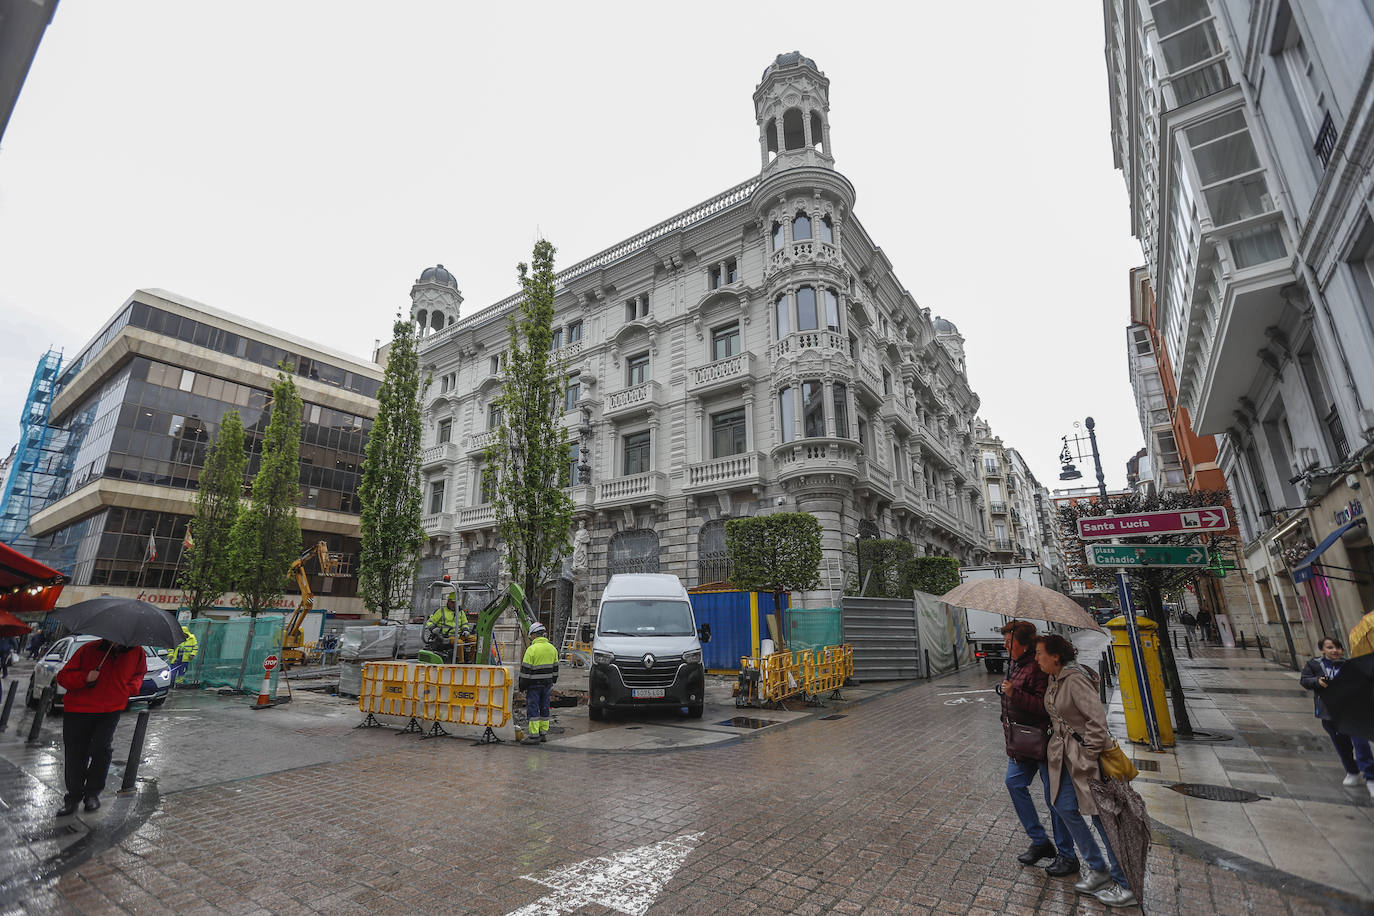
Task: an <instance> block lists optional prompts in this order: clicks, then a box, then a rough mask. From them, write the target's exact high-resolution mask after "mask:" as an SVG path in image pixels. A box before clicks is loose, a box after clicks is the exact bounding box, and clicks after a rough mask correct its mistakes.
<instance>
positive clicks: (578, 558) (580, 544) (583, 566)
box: [572, 519, 592, 576]
mask: <svg viewBox="0 0 1374 916" xmlns="http://www.w3.org/2000/svg"><path fill="white" fill-rule="evenodd" d="M591 542H592V533H591V532H590V531H588V530H587V521H586V519H582V520H580V521H578V523H577V533H576V534H574V535H573V555H572V568H573V575H574V576H576V575H577V573H579V572H582V573H585V572H586V571H587V550H588V547H589V546H590V544H591Z"/></svg>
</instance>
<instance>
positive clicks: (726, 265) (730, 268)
mask: <svg viewBox="0 0 1374 916" xmlns="http://www.w3.org/2000/svg"><path fill="white" fill-rule="evenodd" d="M738 279H739V271H738V270H737V269H736V267H735V259H734V258H729V259H727V260H725V261H722V262H721V263H719V264H717V265H716V266H714V267H712V268H711V289H720V288H721V287H722V286H724V285H726V284H727V283H734V282H735V281H736V280H738Z"/></svg>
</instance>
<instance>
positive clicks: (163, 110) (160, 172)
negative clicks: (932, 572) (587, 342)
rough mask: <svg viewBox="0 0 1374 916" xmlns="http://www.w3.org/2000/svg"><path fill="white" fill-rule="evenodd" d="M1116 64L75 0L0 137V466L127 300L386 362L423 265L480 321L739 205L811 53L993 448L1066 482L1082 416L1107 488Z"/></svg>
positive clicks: (896, 259) (958, 27) (701, 19)
mask: <svg viewBox="0 0 1374 916" xmlns="http://www.w3.org/2000/svg"><path fill="white" fill-rule="evenodd" d="M1102 45H1103V34H1102V22H1101V10H1100V8H1099V7H1098V5H1097V4H1092V3H1086V2H1076V3H1048V4H1045V3H1037V4H1028V3H1023V2H1005V3H1000V4H981V3H954V4H950V3H939V4H934V3H919V4H911V5H909V6H907V7H906V8H905V9H903V10H901V11H898V10H897V8H896V6H895V5H893V6H892V7H891V8H889V7H887V6H883V7H878V6H860V5H858V4H850V5H848V6H846V7H837V6H836V5H835V4H833V3H826V4H819V3H816V4H812V3H803V2H797V0H789V2H788V3H787V4H786V5H785V6H784V7H779V6H777V5H769V4H753V3H750V4H744V3H738V2H736V3H728V4H727V3H721V4H716V3H700V4H696V5H694V6H692V7H690V8H684V7H667V6H662V5H660V4H643V3H626V4H610V3H596V4H592V3H585V2H584V3H561V4H552V3H549V4H545V3H522V4H467V3H464V4H459V3H391V4H381V5H378V4H362V3H352V2H338V0H330V2H288V3H272V4H269V3H249V4H243V3H235V4H227V3H222V4H211V3H207V2H203V3H185V2H121V3H108V2H98V0H63V2H62V4H61V6H60V7H59V8H58V12H57V16H56V18H55V20H54V22H53V24H52V25H51V26H50V27H49V29H48V32H47V35H46V37H45V38H44V41H43V44H42V46H41V47H40V48H39V51H38V56H37V59H36V61H35V63H34V66H33V69H32V71H31V72H30V74H29V78H28V81H27V83H26V85H25V87H24V91H23V94H22V95H21V97H20V100H19V104H18V106H17V108H16V110H15V113H14V116H13V118H12V119H11V122H10V125H9V128H8V129H7V131H6V134H5V144H4V148H3V149H0V314H3V315H4V316H5V318H4V322H3V327H4V330H5V333H6V337H7V338H8V340H7V346H6V347H5V348H4V350H3V352H0V447H3V448H4V449H5V450H6V451H8V448H9V445H10V444H11V443H12V442H13V441H14V440H15V438H16V437H17V434H18V426H17V420H18V417H19V414H20V410H21V407H22V404H23V398H24V396H25V394H26V392H27V388H28V383H29V380H30V377H31V375H32V372H33V368H34V365H35V363H36V361H37V359H38V357H39V355H40V354H41V353H42V352H43V351H44V350H45V349H46V348H47V347H48V346H49V345H50V344H51V345H55V346H58V347H62V348H65V349H66V352H67V354H68V355H69V356H74V355H75V352H76V351H77V350H78V349H79V348H80V347H81V346H82V345H83V344H84V343H85V342H86V341H87V340H88V339H89V338H90V337H91V336H92V335H93V334H94V333H95V332H96V331H97V330H98V324H99V323H100V322H102V321H103V320H105V319H106V318H107V317H108V316H109V315H110V313H112V312H113V311H114V309H115V308H116V307H117V306H118V305H119V304H120V303H122V302H123V300H124V299H125V298H126V297H127V296H128V294H129V293H130V292H132V291H133V290H134V289H136V288H138V287H162V288H165V289H169V290H172V291H174V292H177V293H180V294H182V295H185V296H189V297H191V298H193V299H198V300H200V301H202V302H205V303H207V304H210V305H213V306H216V307H218V308H221V309H224V310H226V311H230V312H234V313H237V314H241V315H243V316H245V317H248V318H252V319H255V320H257V321H261V322H264V323H266V324H269V325H273V326H275V327H278V328H281V329H282V330H285V331H289V332H292V333H295V334H298V335H301V336H303V337H307V338H312V339H315V340H318V341H320V342H321V343H324V344H327V345H329V346H333V347H336V348H338V349H342V350H344V351H346V352H350V353H355V354H358V355H359V356H366V355H367V354H368V353H370V352H371V347H372V344H373V341H374V340H375V339H377V338H381V337H386V336H389V334H390V323H391V319H392V316H393V315H394V314H395V312H396V311H397V309H398V308H406V307H408V304H409V299H408V293H409V290H410V285H411V283H412V282H413V281H414V279H415V277H416V276H417V275H418V274H419V272H420V270H422V269H423V268H424V267H426V266H428V265H430V264H433V263H435V262H442V263H443V264H444V265H445V266H447V267H448V268H449V269H451V270H452V271H453V272H454V274H455V275H456V276H457V277H458V280H459V285H460V286H461V288H462V290H463V295H464V298H465V303H464V308H463V314H464V315H465V316H466V315H469V314H472V313H473V312H474V311H475V310H477V309H479V308H481V307H483V306H485V305H486V304H488V303H491V302H494V301H496V300H497V299H499V298H501V297H503V296H505V295H508V294H509V293H511V292H513V291H514V290H515V288H516V282H515V264H516V263H517V262H518V261H520V260H522V259H528V257H529V253H530V249H531V247H532V244H533V242H534V240H535V238H536V236H537V235H538V234H540V233H542V234H543V235H544V236H546V237H547V238H548V239H549V240H550V241H552V242H553V243H554V244H555V245H556V246H557V247H558V249H559V257H558V264H559V266H560V267H562V266H566V265H570V264H572V263H574V262H575V261H577V260H580V259H582V258H584V257H587V256H589V255H591V254H594V253H596V252H597V251H600V250H601V249H602V248H605V247H608V246H610V245H612V244H614V243H615V242H618V241H620V240H621V239H623V238H625V237H628V236H630V235H633V234H634V233H636V232H638V231H639V230H641V229H644V228H647V227H648V226H650V225H652V224H654V223H656V222H658V221H660V220H662V219H665V218H666V217H668V216H671V215H673V214H674V213H676V212H678V211H680V210H684V209H686V208H687V207H689V206H691V205H693V204H695V203H697V202H699V201H701V200H703V199H705V198H708V197H710V196H712V195H713V194H715V193H716V192H718V191H722V190H725V189H726V188H728V187H730V186H732V185H734V184H736V183H737V182H740V181H742V180H744V179H745V178H747V177H749V176H750V175H751V174H754V173H755V172H757V170H758V167H759V154H758V140H757V129H756V126H755V124H754V116H753V103H752V101H751V94H752V92H753V90H754V87H755V85H757V82H758V79H759V76H760V74H761V73H762V71H763V68H764V67H765V66H766V65H767V64H768V63H769V62H770V61H771V60H772V59H773V57H774V56H775V55H776V54H777V53H778V52H780V51H789V50H793V49H798V50H801V51H802V52H803V53H805V54H806V55H808V56H810V57H812V58H814V59H815V60H816V62H817V64H818V65H819V66H820V67H821V69H822V70H824V71H825V73H826V75H827V76H828V77H829V78H830V80H831V134H832V142H833V145H834V154H835V158H836V165H837V167H838V168H839V169H840V170H841V171H842V172H843V173H844V174H845V175H847V176H848V177H849V179H850V180H851V181H852V182H853V183H854V185H855V187H856V189H857V191H858V199H857V204H856V206H855V210H856V212H857V215H858V217H859V219H860V220H862V222H863V223H864V225H865V226H866V227H867V229H868V230H869V232H870V233H871V234H872V236H873V238H874V239H875V240H876V241H877V242H878V244H880V245H881V246H882V247H883V250H884V252H885V253H886V254H887V256H888V257H889V258H890V259H891V260H892V262H893V264H894V266H895V267H896V270H897V274H898V276H899V277H900V279H901V280H902V282H903V284H904V285H905V286H906V287H907V288H908V289H909V290H910V291H911V292H912V294H913V295H914V296H915V297H916V300H917V302H919V303H920V304H921V305H923V306H927V307H929V308H930V309H931V310H932V311H933V312H935V313H937V314H941V315H944V316H945V317H947V318H949V319H951V320H952V321H954V322H956V323H957V324H958V326H959V328H960V330H961V331H962V332H963V334H964V336H965V337H966V338H967V342H968V343H967V347H968V361H969V376H970V380H971V382H972V384H973V386H974V389H975V390H976V391H977V392H978V393H979V395H980V396H981V397H982V401H983V407H982V410H981V414H982V415H983V416H984V417H985V418H987V419H988V421H989V422H990V423H991V424H992V426H993V430H994V432H995V433H997V434H998V435H1000V436H1002V437H1003V439H1004V440H1005V441H1006V442H1007V443H1008V444H1010V445H1014V446H1016V447H1017V448H1018V449H1020V450H1021V452H1022V454H1024V455H1025V457H1026V459H1027V460H1028V461H1029V462H1030V464H1031V466H1032V468H1033V469H1034V470H1035V472H1036V474H1037V475H1038V476H1039V477H1040V479H1041V482H1042V483H1044V484H1046V485H1047V486H1051V487H1054V486H1056V485H1057V483H1058V481H1057V475H1058V465H1057V464H1056V463H1055V458H1056V456H1057V453H1058V449H1059V437H1060V436H1061V435H1063V434H1065V433H1067V432H1070V431H1071V424H1072V422H1073V421H1074V420H1075V419H1080V418H1082V417H1083V416H1084V415H1087V414H1092V415H1093V416H1094V417H1095V418H1096V419H1097V422H1098V427H1099V431H1100V433H1101V438H1102V451H1103V460H1104V463H1105V464H1106V469H1107V481H1108V483H1109V484H1110V485H1113V486H1116V485H1120V484H1122V483H1123V482H1124V478H1125V471H1124V463H1125V461H1126V459H1127V458H1128V457H1130V455H1132V454H1134V452H1135V451H1136V450H1137V449H1138V448H1139V447H1140V444H1141V434H1140V429H1139V426H1138V423H1137V419H1136V414H1135V408H1134V404H1133V401H1132V399H1131V393H1130V386H1129V383H1128V381H1127V374H1126V359H1125V343H1124V341H1125V331H1124V328H1125V326H1126V324H1127V323H1128V321H1129V301H1128V290H1129V287H1128V278H1127V271H1128V270H1129V268H1131V267H1132V266H1134V265H1136V264H1138V263H1139V262H1140V261H1141V260H1142V259H1141V255H1140V250H1139V247H1138V245H1137V244H1136V242H1135V241H1134V240H1133V239H1131V238H1130V235H1129V224H1128V212H1127V208H1126V196H1125V190H1124V185H1123V183H1122V180H1121V176H1120V174H1119V173H1117V172H1115V171H1114V170H1113V168H1112V159H1111V148H1110V142H1109V134H1108V124H1107V121H1108V116H1107V90H1106V77H1105V67H1104V63H1103V56H1102ZM1085 482H1088V481H1085Z"/></svg>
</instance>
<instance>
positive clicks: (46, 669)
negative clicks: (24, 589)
mask: <svg viewBox="0 0 1374 916" xmlns="http://www.w3.org/2000/svg"><path fill="white" fill-rule="evenodd" d="M98 638H99V637H96V636H64V637H63V638H61V639H59V640H58V641H57V642H55V643H53V644H52V648H50V649H48V651H47V653H46V654H44V656H43V657H42V658H41V659H39V661H38V663H37V664H36V665H34V666H33V674H30V675H29V692H28V694H27V696H25V698H24V700H25V702H27V703H28V704H29V707H30V708H36V707H37V706H38V700H39V698H40V697H42V696H43V691H44V690H47V689H48V685H49V684H54V683H56V678H57V672H59V671H61V670H62V666H63V665H65V664H67V661H68V660H69V659H70V658H71V657H72V656H73V655H75V654H76V650H77V649H79V648H81V647H82V646H84V645H85V644H86V643H88V642H95V641H96V640H97V639H98ZM159 653H161V654H159ZM143 654H144V655H146V656H147V657H148V673H147V674H145V675H144V676H143V684H142V685H141V686H140V687H139V688H138V693H136V694H134V695H133V696H131V697H129V702H131V703H132V702H133V701H135V700H147V701H148V705H149V706H154V707H156V706H161V705H162V704H163V703H165V702H166V701H167V694H168V692H169V691H170V690H171V689H172V666H171V665H169V664H167V659H165V658H163V655H165V654H166V650H162V649H152V648H149V647H148V646H144V647H143ZM56 686H57V693H56V695H55V696H54V697H53V707H54V708H56V707H60V706H61V705H62V695H63V694H65V693H66V692H67V689H66V688H65V687H63V686H62V685H61V684H57V685H56Z"/></svg>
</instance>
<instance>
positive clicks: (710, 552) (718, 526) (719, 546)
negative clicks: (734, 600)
mask: <svg viewBox="0 0 1374 916" xmlns="http://www.w3.org/2000/svg"><path fill="white" fill-rule="evenodd" d="M728 581H730V557H729V555H728V554H727V553H726V552H725V521H724V519H719V518H717V519H712V520H711V521H709V522H707V523H706V524H704V525H702V526H701V529H700V531H698V532H697V584H698V585H705V584H707V583H708V582H728Z"/></svg>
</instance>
